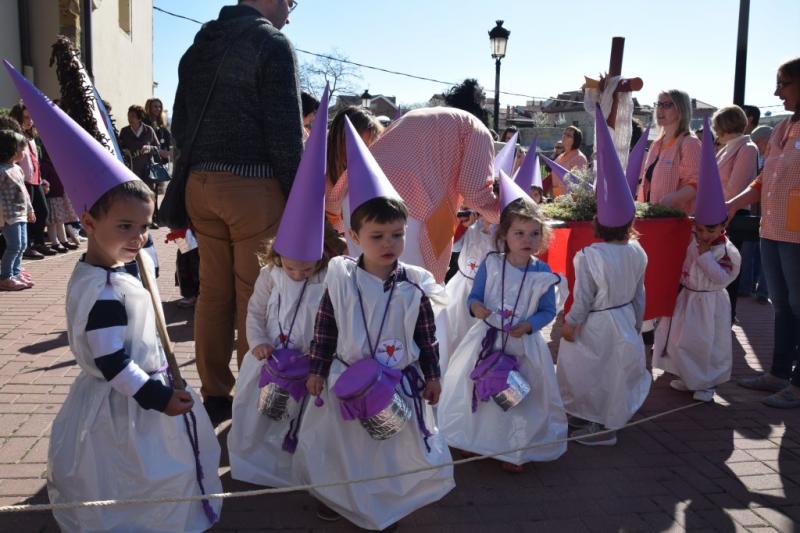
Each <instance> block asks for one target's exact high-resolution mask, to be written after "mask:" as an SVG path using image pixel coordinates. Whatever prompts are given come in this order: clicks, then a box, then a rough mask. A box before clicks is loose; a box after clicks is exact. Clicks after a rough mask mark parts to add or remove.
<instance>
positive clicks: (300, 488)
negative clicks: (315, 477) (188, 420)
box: [0, 402, 705, 514]
mask: <svg viewBox="0 0 800 533" xmlns="http://www.w3.org/2000/svg"><path fill="white" fill-rule="evenodd" d="M703 404H705V402H694V403H690V404H686V405H683V406H681V407H676V408H674V409H670V410H669V411H664V412H662V413H657V414H655V415H652V416H649V417H646V418H642V419H639V420H636V421H634V422H630V423H628V424H627V425H625V426H624V427H622V428H620V429H619V430H616V429H607V430H604V431H598V432H597V433H592V434H591V435H581V436H580V437H568V438H565V439H559V440H557V441H554V442H548V443H543V444H542V443H540V444H535V445H533V446H524V447H522V448H515V449H513V450H506V451H502V452H497V453H492V454H486V455H477V456H475V457H470V458H468V459H459V460H458V461H450V462H449V463H444V464H440V465H434V466H425V467H421V468H416V469H414V470H408V471H405V472H399V473H395V474H385V475H382V476H376V477H367V478H361V479H353V480H349V481H336V482H331V483H319V484H315V485H295V486H292V487H280V488H268V489H255V490H245V491H240V492H221V493H217V494H197V495H194V496H181V497H176V498H141V499H131V500H96V501H88V502H69V503H46V504H23V505H6V506H3V507H0V514H3V513H30V512H41V511H54V510H64V509H78V508H87V507H112V506H116V505H153V504H164V503H188V502H199V501H202V500H227V499H230V498H251V497H253V496H264V495H267V494H286V493H289V492H307V491H310V490H315V489H328V488H332V487H339V486H344V485H355V484H358V483H369V482H372V481H381V480H384V479H391V478H396V477H402V476H409V475H411V474H419V473H421V472H427V471H430V470H439V469H440V468H447V467H450V466H456V465H463V464H466V463H472V462H475V461H482V460H484V459H491V458H494V457H498V456H501V455H507V454H510V453H516V452H522V451H526V450H532V449H534V448H539V447H541V446H551V445H553V444H559V443H562V442H571V441H574V440H577V439H583V438H587V437H594V436H600V435H607V434H609V433H614V432H615V431H621V430H623V429H627V428H630V427H633V426H638V425H639V424H644V423H645V422H650V421H651V420H655V419H657V418H661V417H663V416H667V415H671V414H673V413H677V412H678V411H683V410H685V409H690V408H692V407H697V406H698V405H703Z"/></svg>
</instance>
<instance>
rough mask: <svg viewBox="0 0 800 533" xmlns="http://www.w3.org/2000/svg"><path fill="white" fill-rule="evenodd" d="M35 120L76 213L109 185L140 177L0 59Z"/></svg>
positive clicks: (83, 209)
mask: <svg viewBox="0 0 800 533" xmlns="http://www.w3.org/2000/svg"><path fill="white" fill-rule="evenodd" d="M3 63H4V64H5V67H6V70H7V71H8V74H9V76H11V79H12V80H13V82H14V85H16V87H17V91H18V92H19V94H20V96H21V97H22V100H23V101H24V102H25V106H26V107H27V108H28V112H29V113H30V114H31V118H33V120H34V122H35V123H36V129H37V130H39V135H40V136H41V138H42V142H43V143H44V146H45V148H46V149H47V153H48V155H49V156H50V159H51V160H52V161H53V165H54V166H55V167H56V171H57V172H58V176H59V177H60V178H61V181H62V182H63V184H64V190H65V191H66V193H67V196H68V197H69V199H70V200H71V201H72V205H73V206H74V207H75V211H76V212H77V213H78V214H81V213H83V212H84V211H88V210H89V209H91V207H92V206H93V205H94V204H95V202H96V201H97V200H98V199H99V198H100V197H101V196H103V195H104V194H105V193H106V192H108V191H109V190H110V189H113V188H114V187H116V186H117V185H120V184H122V183H125V182H128V181H133V180H138V179H139V178H138V177H136V175H135V174H134V173H133V172H131V171H130V170H129V169H128V167H126V166H125V165H124V164H122V163H121V162H120V161H119V160H118V159H117V158H116V157H114V156H113V155H111V153H110V152H109V151H108V150H107V149H106V148H105V147H104V146H103V145H102V144H100V143H99V142H98V141H97V140H95V139H94V137H92V136H91V135H89V134H88V133H87V132H86V130H84V129H83V128H81V127H80V126H79V125H78V124H77V123H76V122H75V121H74V120H72V119H71V118H70V117H69V116H68V115H67V114H66V113H64V112H63V111H62V110H61V109H59V108H58V106H56V105H54V104H53V102H51V101H50V99H49V98H47V97H46V96H45V95H44V94H42V92H41V91H40V90H39V89H37V88H36V87H35V86H34V85H33V84H32V83H31V82H30V81H28V80H27V79H25V78H24V77H23V76H22V74H20V73H19V72H18V71H17V70H16V69H15V68H14V67H13V66H12V65H11V63H9V62H8V61H5V60H4V61H3Z"/></svg>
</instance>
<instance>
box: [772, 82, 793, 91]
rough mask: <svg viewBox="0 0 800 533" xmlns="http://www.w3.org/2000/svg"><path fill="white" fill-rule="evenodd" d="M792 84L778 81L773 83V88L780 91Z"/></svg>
mask: <svg viewBox="0 0 800 533" xmlns="http://www.w3.org/2000/svg"><path fill="white" fill-rule="evenodd" d="M792 83H793V82H792V81H783V80H778V81H777V82H775V88H776V89H777V90H779V91H780V90H781V89H783V88H785V87H788V86H789V85H791V84H792Z"/></svg>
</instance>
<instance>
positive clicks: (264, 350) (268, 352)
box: [251, 343, 275, 361]
mask: <svg viewBox="0 0 800 533" xmlns="http://www.w3.org/2000/svg"><path fill="white" fill-rule="evenodd" d="M274 351H275V347H274V346H271V345H269V344H266V343H264V344H259V345H258V346H256V347H255V348H253V350H252V352H251V353H252V354H253V357H255V358H256V359H258V360H259V361H263V360H264V359H268V358H270V357H272V352H274Z"/></svg>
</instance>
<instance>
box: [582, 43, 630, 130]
mask: <svg viewBox="0 0 800 533" xmlns="http://www.w3.org/2000/svg"><path fill="white" fill-rule="evenodd" d="M624 50H625V37H612V39H611V60H610V61H609V65H608V74H606V75H605V76H601V77H600V80H599V81H598V80H593V79H591V78H586V83H584V84H583V87H584V88H598V89H599V90H600V91H601V92H602V91H603V89H605V85H606V80H607V79H608V78H611V77H613V76H620V75H622V56H623V52H624ZM642 87H644V82H643V81H642V78H622V79H621V80H620V81H619V84H617V88H616V90H615V91H614V102H613V104H612V105H611V112H610V113H609V114H608V118H607V119H606V123H607V124H608V127H609V128H613V127H614V124H615V122H616V119H617V97H618V95H619V93H629V92H633V91H640V90H641V89H642Z"/></svg>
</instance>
